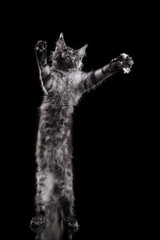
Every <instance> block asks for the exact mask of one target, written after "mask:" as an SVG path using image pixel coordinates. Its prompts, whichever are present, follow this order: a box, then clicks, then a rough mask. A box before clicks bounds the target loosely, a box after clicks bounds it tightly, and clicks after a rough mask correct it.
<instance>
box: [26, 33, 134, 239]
mask: <svg viewBox="0 0 160 240" xmlns="http://www.w3.org/2000/svg"><path fill="white" fill-rule="evenodd" d="M86 48H87V45H85V46H84V47H82V48H80V49H79V50H74V49H72V48H70V47H68V46H66V44H65V41H64V37H63V34H62V33H61V34H60V37H59V39H58V41H57V43H56V48H55V51H54V52H53V53H52V64H51V66H49V64H48V63H47V43H46V42H44V41H38V42H37V44H36V46H35V52H36V57H37V64H38V68H39V75H40V80H41V84H42V88H43V91H44V98H43V102H42V105H41V107H40V121H39V129H38V136H37V146H36V161H37V173H36V179H37V191H36V216H35V217H33V218H32V220H31V223H30V226H31V229H32V230H33V231H35V232H36V233H37V239H45V240H57V239H61V236H62V232H63V228H65V229H67V231H68V233H69V235H68V237H69V239H72V234H73V232H75V231H76V230H77V229H78V223H77V221H76V219H75V216H74V193H73V173H72V151H71V115H72V113H73V110H74V106H75V105H76V104H77V103H78V100H79V99H80V97H81V96H82V94H83V93H84V92H85V91H86V90H88V89H90V88H92V87H94V86H95V85H97V84H98V83H100V82H101V81H103V80H104V79H106V78H108V77H109V76H111V75H112V74H114V73H116V72H124V73H128V72H129V71H130V68H131V67H132V65H133V61H132V58H131V57H129V56H128V55H127V54H124V53H123V54H120V56H119V57H118V58H116V59H113V60H112V61H111V62H110V63H109V64H108V65H106V66H104V67H102V68H101V69H99V70H96V71H91V72H88V73H85V72H83V71H82V70H81V67H82V59H83V57H84V55H85V51H86Z"/></svg>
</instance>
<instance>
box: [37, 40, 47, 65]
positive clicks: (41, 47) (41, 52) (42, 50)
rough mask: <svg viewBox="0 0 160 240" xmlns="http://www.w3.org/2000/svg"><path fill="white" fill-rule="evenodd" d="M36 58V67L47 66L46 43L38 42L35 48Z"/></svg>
mask: <svg viewBox="0 0 160 240" xmlns="http://www.w3.org/2000/svg"><path fill="white" fill-rule="evenodd" d="M35 52H36V58H37V64H38V67H40V68H41V67H43V66H44V65H45V64H47V42H45V41H41V40H40V41H38V42H37V43H36V46H35Z"/></svg>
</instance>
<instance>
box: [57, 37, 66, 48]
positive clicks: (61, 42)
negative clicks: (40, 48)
mask: <svg viewBox="0 0 160 240" xmlns="http://www.w3.org/2000/svg"><path fill="white" fill-rule="evenodd" d="M65 47H66V44H65V41H64V35H63V33H61V34H60V36H59V39H58V41H57V43H56V50H59V51H61V50H62V49H64V48H65Z"/></svg>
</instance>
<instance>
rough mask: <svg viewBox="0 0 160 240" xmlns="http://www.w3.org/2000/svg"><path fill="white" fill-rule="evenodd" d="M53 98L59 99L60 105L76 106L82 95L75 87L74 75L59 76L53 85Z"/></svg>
mask: <svg viewBox="0 0 160 240" xmlns="http://www.w3.org/2000/svg"><path fill="white" fill-rule="evenodd" d="M52 88H53V91H52V97H53V99H54V98H56V97H58V98H59V101H60V102H59V103H65V104H66V105H67V106H71V105H76V103H77V101H78V100H79V98H80V95H79V93H78V91H77V89H76V87H75V76H73V75H72V74H66V75H60V76H59V75H58V76H57V77H56V78H54V80H53V83H52Z"/></svg>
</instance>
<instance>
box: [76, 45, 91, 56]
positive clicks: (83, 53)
mask: <svg viewBox="0 0 160 240" xmlns="http://www.w3.org/2000/svg"><path fill="white" fill-rule="evenodd" d="M87 47H88V44H85V45H84V46H83V47H81V48H80V49H78V50H77V51H78V55H79V57H80V58H83V57H84V56H85V53H86V48H87Z"/></svg>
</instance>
